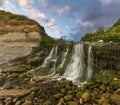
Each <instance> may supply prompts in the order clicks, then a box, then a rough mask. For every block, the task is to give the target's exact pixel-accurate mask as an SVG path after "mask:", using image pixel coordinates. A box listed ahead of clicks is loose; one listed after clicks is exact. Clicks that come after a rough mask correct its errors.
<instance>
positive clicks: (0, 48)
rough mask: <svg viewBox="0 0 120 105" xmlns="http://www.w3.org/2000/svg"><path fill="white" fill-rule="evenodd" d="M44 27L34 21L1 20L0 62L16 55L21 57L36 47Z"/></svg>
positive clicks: (11, 58)
mask: <svg viewBox="0 0 120 105" xmlns="http://www.w3.org/2000/svg"><path fill="white" fill-rule="evenodd" d="M43 33H45V31H44V28H43V27H41V26H40V25H38V24H37V23H36V22H35V21H32V20H29V19H25V20H16V19H10V20H1V21H0V64H2V63H7V62H8V61H10V60H13V59H15V58H17V57H23V56H26V55H28V54H30V52H31V51H32V48H33V47H37V46H38V44H39V42H40V40H41V37H42V34H43Z"/></svg>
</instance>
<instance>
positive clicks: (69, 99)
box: [64, 95, 73, 101]
mask: <svg viewBox="0 0 120 105" xmlns="http://www.w3.org/2000/svg"><path fill="white" fill-rule="evenodd" d="M72 99H73V96H72V95H66V96H64V100H65V101H71V100H72Z"/></svg>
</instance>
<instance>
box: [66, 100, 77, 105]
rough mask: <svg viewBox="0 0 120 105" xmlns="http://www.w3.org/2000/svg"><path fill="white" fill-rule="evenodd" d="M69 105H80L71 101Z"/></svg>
mask: <svg viewBox="0 0 120 105" xmlns="http://www.w3.org/2000/svg"><path fill="white" fill-rule="evenodd" d="M68 105H78V103H77V102H76V101H70V102H69V103H68Z"/></svg>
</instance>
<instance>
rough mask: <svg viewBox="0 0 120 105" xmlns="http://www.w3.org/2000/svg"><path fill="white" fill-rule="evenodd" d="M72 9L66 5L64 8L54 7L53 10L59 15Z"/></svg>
mask: <svg viewBox="0 0 120 105" xmlns="http://www.w3.org/2000/svg"><path fill="white" fill-rule="evenodd" d="M69 9H70V7H69V6H65V7H63V8H54V9H53V11H55V12H56V13H57V14H58V15H62V14H64V13H65V12H67V11H68V10H69Z"/></svg>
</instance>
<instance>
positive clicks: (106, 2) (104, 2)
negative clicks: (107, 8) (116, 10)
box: [99, 0, 112, 4]
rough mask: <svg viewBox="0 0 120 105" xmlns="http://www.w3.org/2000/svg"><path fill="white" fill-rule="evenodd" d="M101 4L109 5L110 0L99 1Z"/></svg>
mask: <svg viewBox="0 0 120 105" xmlns="http://www.w3.org/2000/svg"><path fill="white" fill-rule="evenodd" d="M99 1H100V2H101V3H102V4H109V3H111V2H112V0H99Z"/></svg>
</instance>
